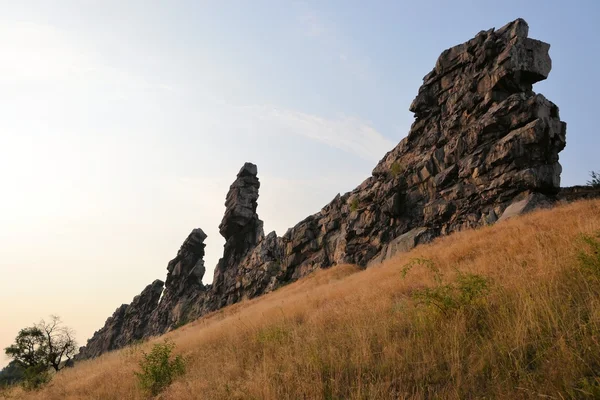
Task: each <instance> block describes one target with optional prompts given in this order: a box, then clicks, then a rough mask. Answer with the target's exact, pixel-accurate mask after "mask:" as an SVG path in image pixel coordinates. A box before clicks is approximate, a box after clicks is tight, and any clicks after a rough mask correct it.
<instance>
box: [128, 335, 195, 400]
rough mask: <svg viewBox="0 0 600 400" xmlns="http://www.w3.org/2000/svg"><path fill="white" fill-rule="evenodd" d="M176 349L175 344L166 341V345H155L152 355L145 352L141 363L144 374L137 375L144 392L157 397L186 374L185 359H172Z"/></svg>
mask: <svg viewBox="0 0 600 400" xmlns="http://www.w3.org/2000/svg"><path fill="white" fill-rule="evenodd" d="M174 348H175V343H173V342H171V341H169V340H166V339H165V341H164V343H157V344H155V345H154V346H153V347H152V351H150V353H146V352H143V358H142V360H141V361H140V368H141V369H142V372H136V373H135V375H136V377H137V379H138V382H139V384H140V387H141V388H142V390H144V391H145V392H148V393H150V394H151V395H153V396H156V395H157V394H158V393H160V392H162V391H163V390H164V389H165V388H166V387H167V386H169V385H170V384H171V383H172V382H173V380H174V379H175V378H176V377H178V376H181V375H183V374H184V373H185V360H184V359H183V357H182V356H180V355H178V356H176V357H174V358H171V353H172V352H173V349H174Z"/></svg>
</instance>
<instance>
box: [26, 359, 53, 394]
mask: <svg viewBox="0 0 600 400" xmlns="http://www.w3.org/2000/svg"><path fill="white" fill-rule="evenodd" d="M50 379H52V377H51V376H50V372H49V371H48V367H46V366H45V365H37V366H35V367H29V368H26V369H25V371H24V376H23V381H21V385H22V386H23V389H25V390H37V389H40V388H41V387H42V386H44V385H45V384H46V383H48V382H50Z"/></svg>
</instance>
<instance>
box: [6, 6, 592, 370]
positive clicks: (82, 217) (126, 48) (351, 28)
mask: <svg viewBox="0 0 600 400" xmlns="http://www.w3.org/2000/svg"><path fill="white" fill-rule="evenodd" d="M599 4H600V3H598V2H596V1H576V2H572V1H503V2H497V1H493V2H492V1H452V2H446V1H411V2H401V1H394V2H392V1H389V2H385V1H371V2H366V1H275V0H272V1H257V0H252V1H249V0H248V1H160V2H159V1H100V0H98V1H92V0H73V1H59V0H52V1H25V0H22V1H8V0H4V1H2V0H0V9H1V10H2V12H1V13H0V168H1V171H2V179H1V184H2V189H3V191H2V196H0V277H2V278H1V279H2V282H4V284H3V290H2V291H1V292H0V347H2V348H3V347H5V346H6V345H8V344H10V341H11V339H12V338H14V336H15V334H16V333H17V331H18V329H19V328H20V327H22V326H24V325H27V324H30V323H32V322H34V321H36V320H38V319H39V318H41V317H45V316H47V315H48V314H49V313H56V314H59V315H61V316H62V317H63V319H64V320H65V321H66V322H67V323H68V324H69V325H71V326H73V327H74V328H75V329H76V330H77V332H78V338H79V341H80V342H81V343H82V344H83V343H84V342H85V340H86V339H87V338H88V337H89V336H90V335H91V334H92V333H93V331H94V330H95V329H97V328H100V327H101V326H102V324H103V323H104V320H105V319H106V318H107V317H108V316H109V315H110V314H111V313H112V312H113V311H114V309H115V308H116V307H117V306H119V305H120V304H121V303H124V302H129V301H130V300H131V299H132V298H133V296H134V295H136V294H138V293H139V292H140V291H141V290H142V289H143V287H144V286H145V285H146V284H148V283H150V282H151V281H152V280H154V279H156V278H160V279H164V277H165V275H166V265H167V262H168V261H169V260H170V259H171V258H173V257H174V256H175V255H176V253H177V250H178V248H179V246H180V244H181V243H182V241H183V240H184V239H185V237H186V236H187V234H188V233H189V232H190V231H191V230H192V229H193V228H195V227H201V228H202V229H204V230H205V231H206V232H207V234H208V235H209V237H208V239H207V256H206V264H207V276H206V277H205V282H210V280H211V279H212V270H213V268H214V266H215V265H216V262H217V260H218V258H219V256H220V255H221V252H222V245H223V240H222V238H221V237H220V236H219V234H218V229H217V227H218V224H219V222H220V220H221V217H222V215H223V211H224V206H223V203H224V200H225V195H226V192H227V189H228V187H229V184H230V183H231V182H232V181H233V179H234V178H235V174H236V173H237V171H238V169H239V168H240V166H241V165H242V164H243V163H244V162H245V161H252V162H255V163H257V164H258V167H259V177H260V179H261V182H262V187H261V192H260V193H261V196H260V199H259V209H258V212H259V215H260V217H261V218H262V219H263V220H264V221H265V228H266V230H267V231H269V230H273V229H275V230H277V232H278V234H280V235H281V234H283V233H284V232H285V230H286V229H287V228H288V227H290V226H293V225H294V224H295V223H296V222H298V221H300V220H301V219H303V218H304V217H306V216H307V215H309V214H312V213H314V212H316V211H318V210H319V209H320V208H321V207H322V206H323V205H325V204H326V203H327V202H328V201H329V200H331V199H332V198H333V197H334V196H335V195H336V194H337V193H338V192H345V191H347V190H350V189H352V188H353V187H355V186H357V185H358V184H359V183H360V182H361V181H362V180H363V179H364V178H366V177H367V176H368V175H369V174H370V171H371V170H372V168H373V167H374V166H375V164H376V163H377V161H378V160H379V159H380V158H381V157H383V155H384V154H385V152H386V151H387V150H390V149H391V148H392V147H393V146H394V145H395V144H396V143H398V142H399V141H400V139H402V138H403V137H404V136H405V135H406V134H407V132H408V129H409V127H410V124H411V122H412V120H413V117H412V114H411V113H410V112H409V111H408V106H409V104H410V102H411V101H412V99H413V98H414V96H415V94H416V93H417V90H418V88H419V86H420V84H421V79H422V77H423V76H424V75H425V74H427V73H428V72H429V71H430V70H431V69H432V68H433V66H434V64H435V61H436V59H437V57H438V55H439V54H440V53H441V52H442V51H443V50H444V49H446V48H448V47H450V46H453V45H456V44H459V43H462V42H464V41H466V40H468V39H470V38H471V37H473V36H474V35H475V34H476V33H477V32H479V31H480V30H486V29H489V28H491V27H496V28H499V27H500V26H502V25H504V24H505V23H507V22H509V21H512V20H514V19H515V18H518V17H522V18H525V19H526V20H527V21H528V23H529V25H530V37H532V38H535V39H540V40H543V41H546V42H548V43H550V44H551V49H550V55H551V57H552V60H553V69H552V72H551V74H550V77H549V79H548V80H547V81H545V82H541V83H539V84H537V85H536V87H535V88H534V89H535V90H536V91H538V92H541V93H543V94H544V95H546V97H548V98H549V99H550V100H552V101H553V102H555V103H556V104H557V105H558V106H559V107H560V111H561V117H562V119H563V120H564V121H566V122H567V123H568V128H567V148H566V149H565V150H564V151H563V152H562V153H561V163H562V165H563V185H575V184H583V183H585V181H586V179H587V177H588V172H589V171H590V170H593V169H594V170H598V169H600V160H599V159H598V156H597V154H598V149H599V148H600V138H599V135H598V134H597V127H596V126H597V121H596V119H595V116H596V115H595V113H596V112H597V108H598V101H597V98H598V93H600V83H599V82H600V81H599V79H598V77H597V69H598V68H597V67H598V58H599V54H600V52H599V50H600V48H599V47H600V45H599V44H598V43H599V41H598V36H599V33H600V28H599V27H598V20H599V18H600V5H599ZM0 358H2V357H0ZM4 362H5V360H4V359H2V360H0V365H1V364H3V363H4Z"/></svg>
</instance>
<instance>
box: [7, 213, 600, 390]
mask: <svg viewBox="0 0 600 400" xmlns="http://www.w3.org/2000/svg"><path fill="white" fill-rule="evenodd" d="M599 232H600V201H583V202H578V203H573V204H570V205H566V206H561V207H557V208H555V209H552V210H544V211H539V212H536V213H533V214H530V215H527V216H524V217H520V218H515V219H512V220H509V221H506V222H503V223H499V224H497V225H494V226H491V227H486V228H482V229H478V230H473V231H465V232H460V233H457V234H454V235H451V236H449V237H445V238H440V239H438V240H436V241H435V242H434V243H432V244H430V245H425V246H420V247H418V248H416V249H415V250H413V251H412V252H410V253H406V254H402V255H400V256H398V257H396V258H394V259H392V260H389V261H388V262H385V263H384V264H382V265H381V266H376V267H373V268H370V269H368V270H365V271H360V270H359V269H358V268H356V267H354V266H351V265H342V266H337V267H334V268H331V269H329V270H322V271H318V272H316V273H315V274H313V275H311V276H309V277H307V278H306V279H303V280H301V281H299V282H296V283H294V284H291V285H289V286H286V287H284V288H282V289H280V290H278V291H276V292H274V293H271V294H268V295H265V296H263V297H261V298H258V299H254V300H251V301H246V302H243V303H240V304H236V305H234V306H231V307H228V308H226V309H223V310H221V311H219V312H216V313H214V314H211V315H209V316H207V317H205V318H202V319H200V320H198V321H195V322H193V323H191V324H189V325H186V326H184V327H182V328H180V329H178V330H176V331H174V332H171V333H169V334H167V335H166V336H167V337H169V338H171V339H172V340H173V341H174V342H175V343H176V345H177V347H176V352H177V353H178V354H182V355H184V356H185V357H186V358H187V359H188V368H187V372H186V374H185V375H184V376H183V377H181V378H179V379H178V380H177V381H176V382H174V383H173V384H172V385H171V386H170V387H169V388H167V390H166V391H165V392H163V393H162V394H160V395H159V398H161V399H388V398H407V399H412V398H415V399H432V398H436V399H437V398H443V399H446V398H447V399H465V398H490V399H491V398H507V399H508V398H510V399H521V398H549V399H566V398H600V308H599V305H600V261H599V259H600V255H599V254H598V250H599V249H598V248H596V254H594V253H593V250H591V247H590V246H589V243H588V244H586V242H585V240H583V239H582V235H588V236H590V237H597V235H598V233H599ZM582 252H584V254H587V257H582V255H581V254H582ZM414 259H427V260H431V262H432V263H433V265H434V266H435V268H438V269H439V273H440V274H441V275H442V278H441V280H439V281H436V279H435V278H436V274H434V273H433V272H432V270H431V269H430V268H428V267H427V264H420V265H415V266H414V267H413V268H412V269H411V270H410V271H409V272H408V273H407V274H406V276H405V277H403V273H402V271H403V269H404V268H405V266H406V265H407V264H408V263H410V262H411V260H414ZM468 274H475V275H468ZM473 276H475V277H477V278H479V277H482V278H483V282H486V283H487V291H477V290H476V291H475V292H476V293H475V295H474V296H471V297H469V296H467V297H464V296H462V295H463V294H465V293H467V294H468V293H469V290H470V289H472V288H473V287H476V286H477V285H476V282H475V283H473V281H468V279H467V283H466V286H465V287H463V290H462V291H461V290H457V289H456V288H457V287H459V286H460V282H463V283H464V282H465V279H464V278H465V277H473ZM469 282H470V283H469ZM427 288H429V289H427ZM480 289H481V288H480ZM426 290H429V292H427V291H426ZM427 293H428V294H427ZM477 294H479V296H477ZM415 295H417V296H415ZM436 296H438V297H436ZM444 296H446V297H444ZM453 296H454V297H453ZM461 296H462V297H461ZM447 298H450V302H448V303H447V304H445V303H444V302H443V301H442V300H444V299H446V300H447ZM436 299H437V300H440V299H441V300H440V301H441V302H440V301H437V300H436ZM465 299H466V300H465ZM419 300H420V301H419ZM428 300H429V301H430V302H432V303H434V304H430V305H427V304H424V303H423V301H425V302H427V301H428ZM161 340H162V338H159V339H156V340H154V341H152V342H149V343H145V344H143V345H138V346H133V347H130V348H127V349H124V350H121V351H117V352H113V353H109V354H105V355H103V356H102V357H100V358H98V359H95V360H92V361H87V362H82V363H79V364H78V365H77V366H76V367H75V368H73V369H70V370H65V371H64V372H61V373H59V374H58V375H57V376H56V377H55V378H54V380H53V381H52V382H51V383H50V384H49V385H48V386H47V387H45V388H44V389H42V390H41V391H39V392H33V393H26V392H22V391H21V389H13V390H12V391H9V392H6V393H5V396H6V397H10V398H15V399H21V398H30V399H44V400H54V399H57V400H58V399H61V400H62V399H102V400H108V399H119V400H121V399H142V398H144V395H143V394H142V392H141V391H140V390H139V388H138V387H137V383H136V380H135V377H134V371H136V370H138V369H139V367H138V361H139V360H140V358H141V349H149V348H150V347H151V345H152V343H154V342H157V341H161Z"/></svg>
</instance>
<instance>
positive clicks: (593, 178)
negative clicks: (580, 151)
mask: <svg viewBox="0 0 600 400" xmlns="http://www.w3.org/2000/svg"><path fill="white" fill-rule="evenodd" d="M587 185H588V186H591V187H593V188H600V172H595V171H590V179H589V180H588V181H587Z"/></svg>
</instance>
